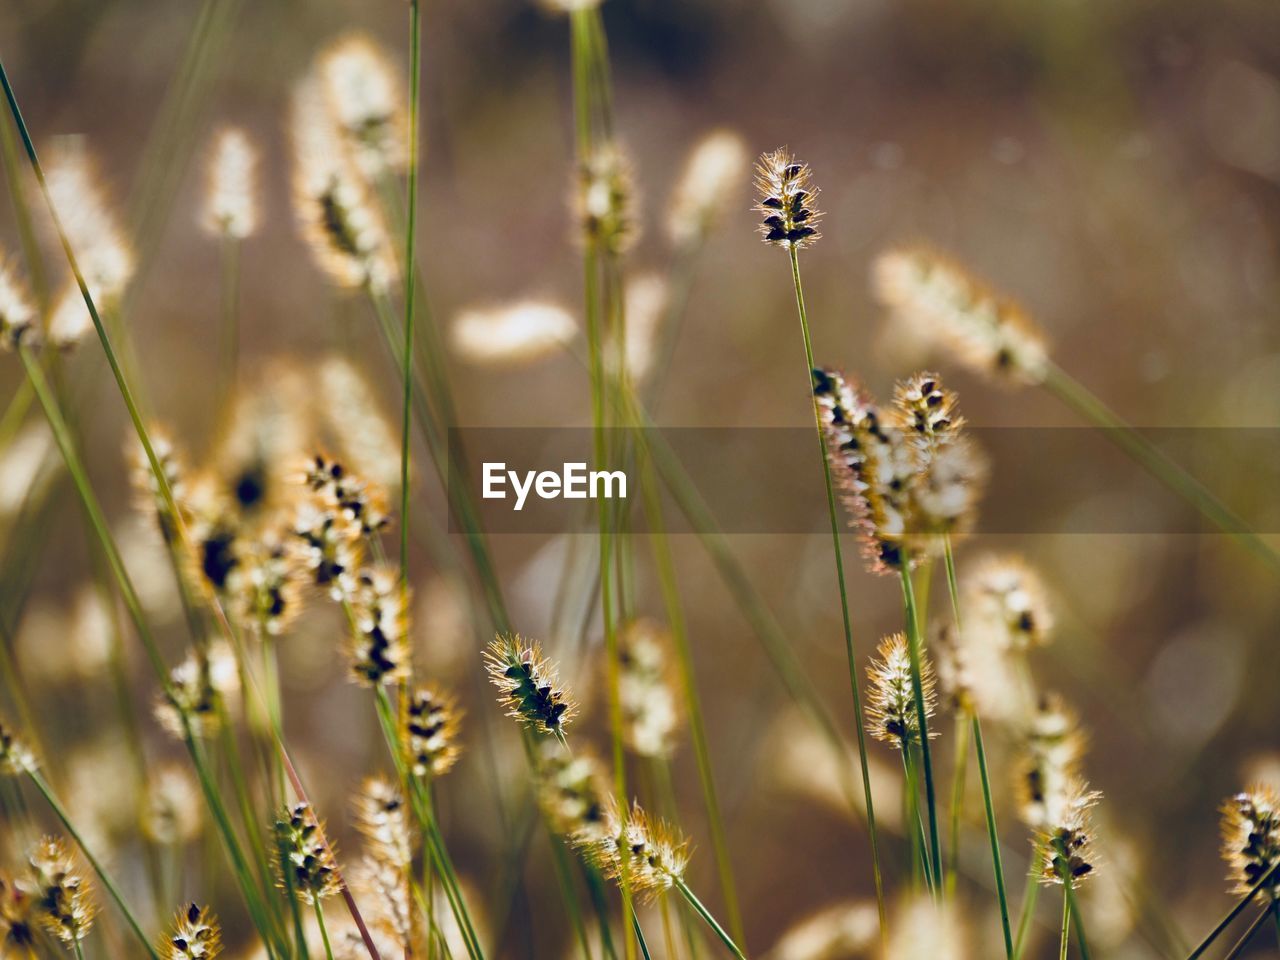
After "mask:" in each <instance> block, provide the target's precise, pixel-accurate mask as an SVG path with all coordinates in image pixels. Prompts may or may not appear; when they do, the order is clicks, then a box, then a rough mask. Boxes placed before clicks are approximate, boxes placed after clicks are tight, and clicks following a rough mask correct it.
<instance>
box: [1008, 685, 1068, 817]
mask: <svg viewBox="0 0 1280 960" xmlns="http://www.w3.org/2000/svg"><path fill="white" fill-rule="evenodd" d="M1084 750H1085V737H1084V733H1083V732H1082V731H1081V729H1080V723H1079V720H1078V719H1077V717H1076V715H1075V713H1074V712H1073V711H1072V710H1071V709H1070V708H1069V707H1068V706H1067V705H1066V704H1065V703H1063V702H1062V700H1060V699H1059V698H1057V697H1053V696H1049V697H1046V698H1044V700H1042V701H1041V703H1040V704H1039V706H1038V708H1037V710H1036V712H1035V714H1034V715H1033V716H1032V717H1031V718H1030V720H1029V721H1028V723H1027V725H1026V727H1025V729H1024V730H1023V732H1022V744H1021V751H1020V759H1019V760H1018V765H1017V767H1016V768H1015V769H1016V771H1017V774H1016V775H1017V781H1016V784H1015V787H1016V791H1017V797H1018V805H1019V812H1020V814H1021V816H1022V820H1023V822H1024V823H1026V824H1027V825H1028V826H1029V827H1031V828H1032V829H1033V830H1047V829H1049V828H1050V827H1051V826H1052V825H1053V824H1055V823H1057V822H1059V821H1062V820H1064V819H1065V818H1066V817H1067V815H1068V814H1067V809H1068V807H1069V805H1070V803H1071V800H1072V796H1073V793H1072V791H1073V789H1074V785H1075V784H1076V783H1078V782H1079V780H1080V766H1081V761H1082V760H1083V758H1084Z"/></svg>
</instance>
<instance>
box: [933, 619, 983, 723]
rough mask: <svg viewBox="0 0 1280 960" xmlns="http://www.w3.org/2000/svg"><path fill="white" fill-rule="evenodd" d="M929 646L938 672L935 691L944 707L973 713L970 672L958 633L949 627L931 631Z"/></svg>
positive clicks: (957, 711)
mask: <svg viewBox="0 0 1280 960" xmlns="http://www.w3.org/2000/svg"><path fill="white" fill-rule="evenodd" d="M930 647H931V648H932V649H933V651H934V660H935V662H936V666H937V671H938V688H939V689H940V690H941V691H942V696H943V697H944V698H945V702H946V704H947V705H948V706H949V707H950V708H951V709H952V710H953V711H954V712H956V713H973V712H974V710H975V709H976V707H975V694H974V688H973V671H972V668H971V666H970V663H969V657H968V653H969V652H968V650H967V649H965V646H964V644H963V642H962V638H961V634H960V631H958V630H957V629H956V628H955V627H954V626H953V625H952V624H949V623H945V624H943V625H942V626H941V627H939V628H938V629H937V630H936V631H935V632H934V637H933V643H931V644H930Z"/></svg>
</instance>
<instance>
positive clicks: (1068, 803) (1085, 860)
mask: <svg viewBox="0 0 1280 960" xmlns="http://www.w3.org/2000/svg"><path fill="white" fill-rule="evenodd" d="M1101 799H1102V794H1101V793H1099V792H1098V791H1096V790H1090V789H1089V785H1088V784H1087V783H1085V782H1084V781H1083V780H1078V779H1077V780H1073V781H1072V782H1071V783H1070V784H1069V785H1068V787H1067V788H1066V795H1065V799H1064V802H1063V803H1062V804H1061V805H1060V809H1059V810H1058V811H1057V815H1056V816H1055V817H1053V819H1052V820H1050V821H1049V824H1048V826H1047V827H1046V828H1045V829H1044V830H1043V831H1042V832H1041V833H1040V835H1039V838H1038V849H1040V850H1041V851H1042V856H1043V859H1042V863H1041V872H1040V882H1041V883H1043V884H1063V883H1068V882H1069V883H1070V884H1071V886H1072V887H1075V886H1076V885H1078V884H1079V883H1080V882H1081V881H1082V880H1084V879H1085V878H1086V877H1090V876H1092V875H1093V873H1094V871H1095V870H1096V869H1097V866H1098V863H1097V859H1096V857H1095V854H1094V849H1093V848H1094V836H1093V822H1092V816H1091V814H1090V811H1091V810H1092V808H1093V806H1094V805H1095V804H1096V803H1097V802H1098V801H1099V800H1101Z"/></svg>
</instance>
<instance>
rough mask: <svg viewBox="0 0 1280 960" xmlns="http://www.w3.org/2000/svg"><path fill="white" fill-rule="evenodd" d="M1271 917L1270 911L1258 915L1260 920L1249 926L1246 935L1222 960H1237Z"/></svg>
mask: <svg viewBox="0 0 1280 960" xmlns="http://www.w3.org/2000/svg"><path fill="white" fill-rule="evenodd" d="M1270 915H1271V911H1270V910H1263V911H1262V912H1261V913H1260V914H1258V918H1257V919H1256V920H1254V921H1253V922H1252V923H1251V924H1249V926H1248V928H1247V929H1246V930H1245V932H1244V934H1243V935H1242V936H1241V937H1240V939H1239V940H1237V941H1236V943H1235V946H1233V947H1232V948H1231V950H1230V951H1229V952H1228V953H1227V955H1226V956H1224V957H1223V958H1222V960H1236V957H1238V956H1240V954H1242V953H1244V948H1245V947H1247V946H1248V945H1249V941H1250V940H1252V939H1253V935H1254V934H1255V933H1257V932H1258V930H1259V929H1261V927H1262V925H1263V924H1264V923H1266V921H1267V917H1268V916H1270Z"/></svg>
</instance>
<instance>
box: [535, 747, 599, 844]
mask: <svg viewBox="0 0 1280 960" xmlns="http://www.w3.org/2000/svg"><path fill="white" fill-rule="evenodd" d="M538 804H539V806H541V807H542V812H543V813H544V814H545V815H546V817H547V820H548V822H549V823H550V824H551V828H552V829H553V830H554V831H555V832H556V833H557V834H559V835H560V836H562V837H566V838H577V839H579V840H580V841H583V842H586V841H589V840H600V839H603V838H604V837H605V836H606V835H607V833H608V830H609V828H610V824H609V820H608V817H607V814H608V812H609V809H610V808H609V787H608V780H607V778H606V777H605V773H604V768H603V767H602V766H601V764H600V761H599V760H598V759H597V758H596V757H595V755H594V754H591V753H585V752H582V751H578V752H576V753H572V754H570V753H568V752H567V751H565V750H561V749H559V748H558V747H556V746H555V745H554V744H552V742H551V741H550V740H547V741H545V742H544V743H543V746H542V749H541V751H540V752H539V754H538Z"/></svg>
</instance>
